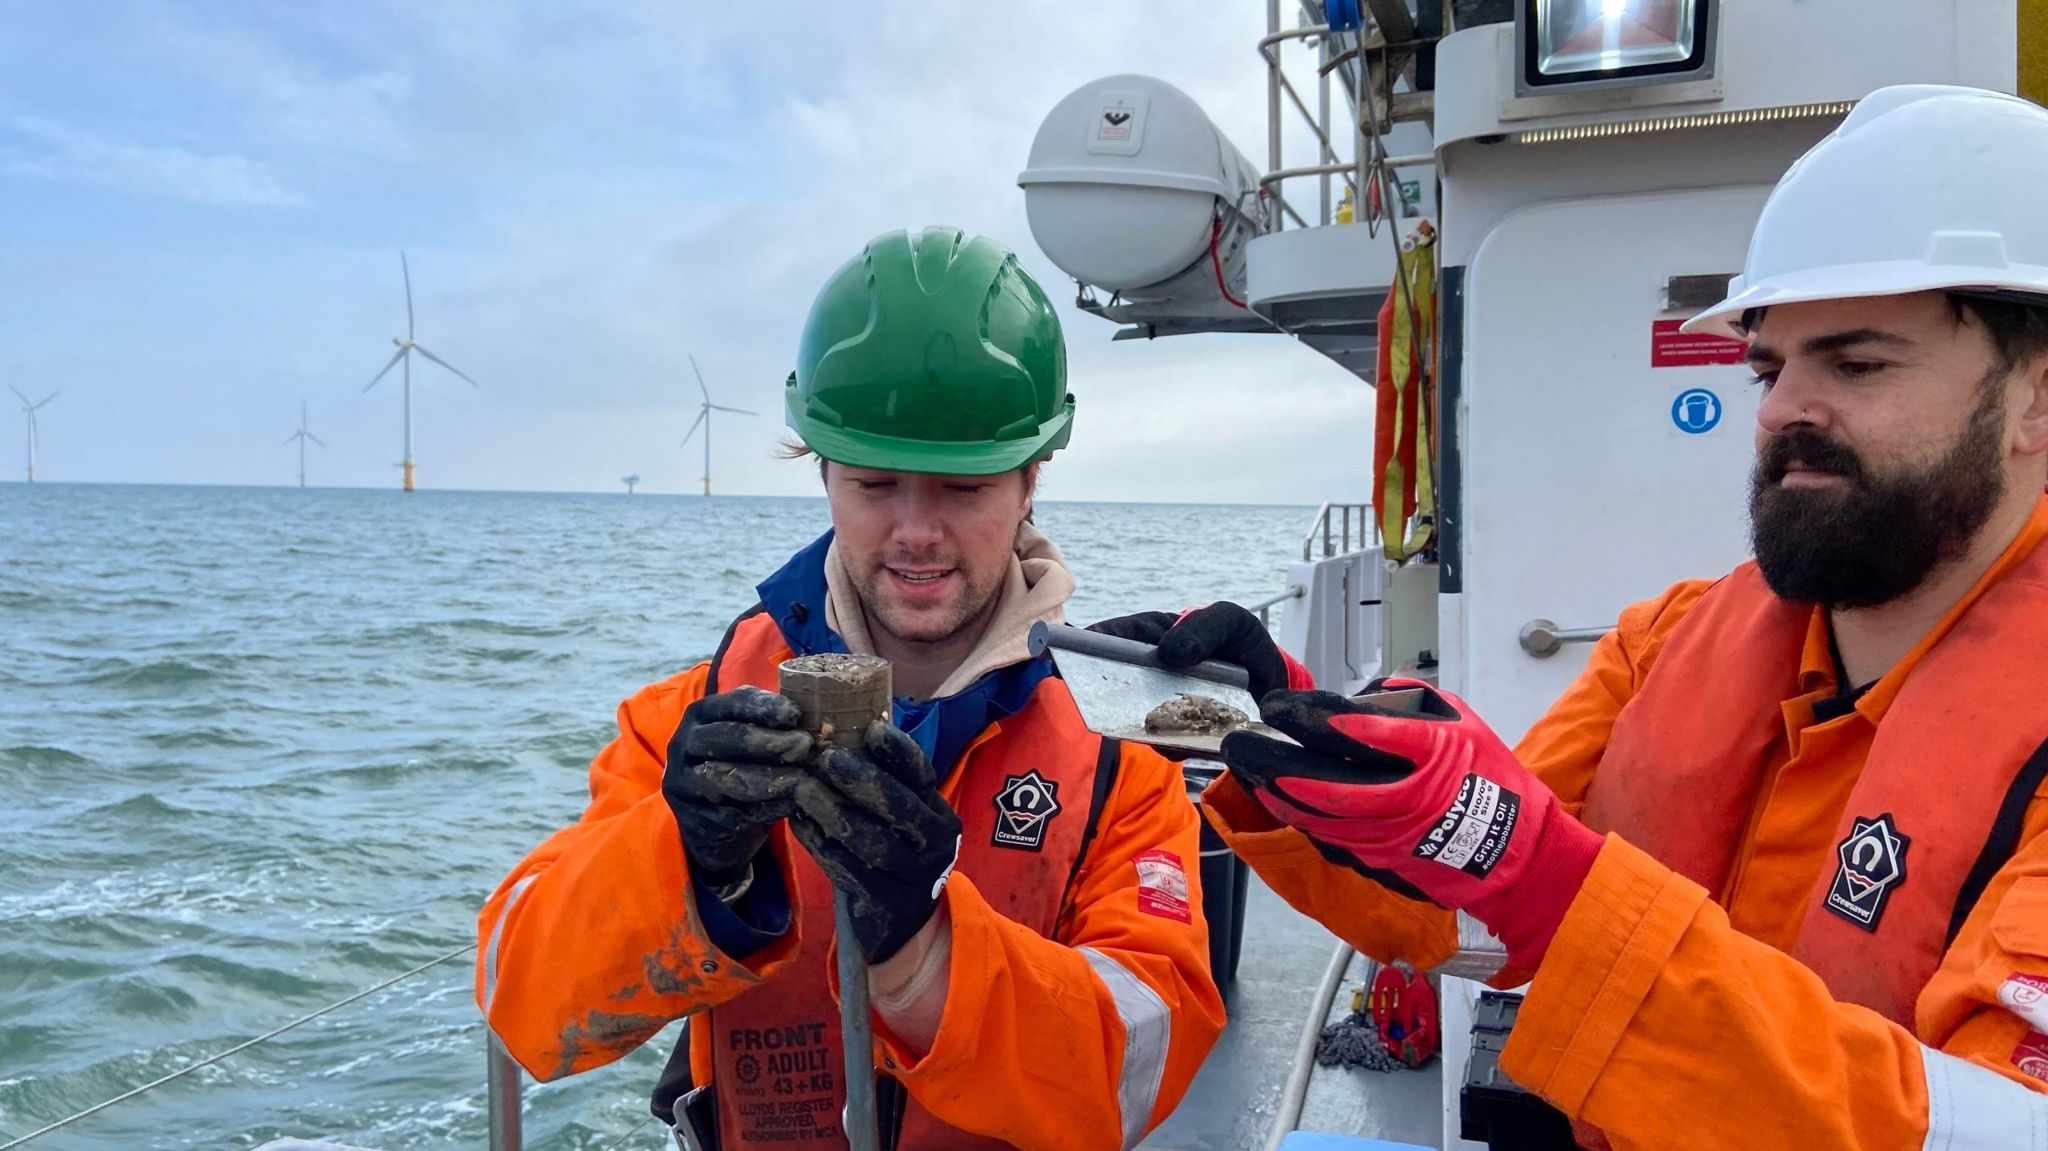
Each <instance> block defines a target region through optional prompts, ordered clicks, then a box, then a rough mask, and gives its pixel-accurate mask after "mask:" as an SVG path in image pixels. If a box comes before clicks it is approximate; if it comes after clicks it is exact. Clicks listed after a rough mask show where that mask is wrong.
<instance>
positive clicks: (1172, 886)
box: [1135, 851, 1194, 923]
mask: <svg viewBox="0 0 2048 1151" xmlns="http://www.w3.org/2000/svg"><path fill="white" fill-rule="evenodd" d="M1135 862H1136V863H1137V865H1138V910H1139V911H1142V912H1144V913H1145V914H1147V915H1156V916H1158V917H1159V918H1161V919H1173V920H1178V921H1179V922H1181V923H1192V922H1193V921H1194V916H1193V909H1192V908H1191V907H1189V906H1188V873H1187V869H1186V868H1184V867H1182V866H1181V863H1180V856H1178V855H1175V854H1173V853H1172V852H1170V851H1147V852H1144V853H1142V854H1140V855H1139V856H1138V858H1137V859H1136V860H1135Z"/></svg>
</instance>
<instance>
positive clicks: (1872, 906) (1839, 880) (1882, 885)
mask: <svg viewBox="0 0 2048 1151" xmlns="http://www.w3.org/2000/svg"><path fill="white" fill-rule="evenodd" d="M1911 846H1912V840H1910V839H1908V838H1906V837H1905V836H1904V835H1901V834H1900V833H1899V828H1898V825H1897V824H1896V823H1894V822H1893V821H1892V815H1891V812H1885V813H1884V814H1883V815H1880V816H1878V817H1877V818H1876V819H1864V818H1863V817H1862V816H1857V817H1856V827H1855V830H1853V831H1851V832H1850V833H1849V837H1848V838H1847V839H1844V840H1843V841H1842V842H1841V843H1839V844H1837V845H1836V847H1835V854H1836V855H1837V856H1838V857H1840V859H1841V864H1840V866H1838V867H1837V868H1836V869H1835V881H1834V882H1833V883H1831V884H1829V885H1828V900H1827V908H1828V910H1829V911H1832V912H1834V913H1835V914H1836V915H1839V916H1841V917H1842V918H1843V919H1846V920H1848V921H1849V922H1851V923H1853V924H1855V925H1856V926H1858V927H1860V928H1862V929H1863V930H1865V931H1870V932H1875V931H1876V930H1877V924H1878V920H1880V919H1882V918H1884V905H1885V901H1886V900H1888V899H1890V898H1891V896H1892V891H1893V889H1895V888H1897V887H1898V886H1899V884H1901V883H1904V882H1905V881H1906V849H1907V848H1908V847H1911Z"/></svg>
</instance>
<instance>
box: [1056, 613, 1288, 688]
mask: <svg viewBox="0 0 2048 1151" xmlns="http://www.w3.org/2000/svg"><path fill="white" fill-rule="evenodd" d="M1030 643H1031V654H1032V655H1034V656H1038V655H1044V654H1045V652H1046V649H1047V648H1052V649H1055V650H1058V651H1071V652H1076V653H1078V654H1081V655H1090V656H1094V657H1095V658H1096V659H1106V660H1110V661H1113V662H1115V663H1128V664H1132V665H1134V666H1137V667H1149V668H1154V669H1156V670H1159V671H1166V672H1172V673H1173V674H1175V675H1181V676H1187V677H1189V678H1191V679H1201V680H1207V681H1209V682H1210V683H1220V684H1222V685H1223V686H1225V687H1234V688H1238V689H1239V690H1242V691H1250V690H1251V686H1252V677H1251V673H1250V672H1248V671H1246V670H1245V669H1243V668H1242V667H1239V666H1238V665H1236V664H1234V663H1224V662H1223V661H1222V660H1217V659H1205V660H1203V661H1202V662H1201V663H1198V664H1195V665H1194V666H1193V667H1168V666H1167V665H1166V663H1165V661H1163V660H1161V659H1160V658H1159V649H1158V648H1157V647H1155V646H1153V645H1152V644H1149V643H1140V642H1139V641H1137V640H1134V639H1124V638H1122V637H1120V636H1113V635H1104V634H1102V633H1101V632H1099V631H1088V630H1086V629H1084V628H1078V627H1074V626H1072V625H1071V624H1061V625H1060V626H1058V627H1053V626H1051V625H1049V624H1047V623H1046V622H1045V621H1044V620H1040V621H1038V622H1037V623H1034V624H1032V625H1031V639H1030Z"/></svg>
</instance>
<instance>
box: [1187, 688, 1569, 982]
mask: <svg viewBox="0 0 2048 1151" xmlns="http://www.w3.org/2000/svg"><path fill="white" fill-rule="evenodd" d="M1381 687H1382V688H1383V689H1384V690H1385V691H1388V692H1391V691H1396V690H1399V689H1404V688H1416V689H1420V691H1421V693H1422V695H1421V704H1420V708H1419V709H1418V710H1414V711H1407V710H1400V709H1398V708H1396V707H1393V706H1390V703H1389V700H1388V698H1387V697H1383V696H1376V695H1375V694H1367V695H1362V696H1358V697H1356V698H1353V699H1345V698H1344V697H1342V696H1339V695H1335V694H1332V693H1330V692H1326V691H1280V692H1274V693H1273V694H1272V695H1269V696H1267V697H1266V698H1265V699H1264V700H1262V701H1261V702H1260V704H1259V715H1260V718H1262V719H1263V720H1265V722H1266V723H1267V724H1268V725H1270V726H1272V727H1274V728H1276V729H1278V730H1280V731H1282V732H1285V733H1286V734H1287V735H1288V736H1290V737H1292V738H1293V739H1295V740H1296V741H1297V742H1298V743H1299V744H1300V746H1295V745H1294V744H1289V743H1284V742H1282V741H1280V740H1277V739H1273V738H1271V737H1268V736H1263V735H1258V734H1255V733H1252V732H1233V733H1231V734H1230V735H1228V736H1226V737H1224V740H1223V758H1224V760H1225V761H1226V762H1227V763H1228V764H1229V765H1230V770H1231V772H1232V774H1234V775H1235V776H1236V777H1237V779H1238V781H1239V782H1240V783H1241V784H1243V785H1244V787H1245V788H1246V789H1247V790H1249V791H1250V792H1251V793H1252V794H1253V795H1255V796H1257V797H1258V799H1259V802H1260V803H1261V804H1263V805H1264V806H1265V808H1266V810H1268V811H1270V812H1272V813H1273V817H1274V818H1275V819H1278V820H1280V821H1281V822H1282V823H1286V824H1288V825H1290V826H1292V827H1295V828H1298V829H1300V830H1301V831H1303V832H1305V833H1307V834H1308V836H1309V837H1310V838H1312V839H1315V840H1318V841H1319V842H1320V843H1321V844H1323V845H1327V846H1329V847H1334V848H1336V849H1338V850H1340V851H1343V852H1346V853H1349V854H1350V855H1352V856H1355V857H1356V858H1357V859H1358V861H1359V862H1360V863H1361V864H1363V865H1365V866H1366V867H1368V868H1376V869H1383V870H1386V871H1391V872H1393V873H1394V874H1395V875H1397V876H1399V877H1401V878H1402V879H1404V880H1406V881H1407V882H1408V883H1410V884H1412V885H1413V886H1415V887H1416V888H1417V889H1419V890H1420V891H1422V892H1423V894H1425V895H1427V896H1428V897H1429V898H1430V899H1432V900H1434V901H1436V902H1437V903H1439V904H1442V905H1443V906H1445V907H1449V908H1458V909H1463V910H1465V911H1468V912H1470V913H1471V914H1472V915H1473V916H1474V917H1475V918H1477V919H1478V920H1479V921H1480V922H1482V923H1484V924H1486V925H1487V926H1488V927H1490V928H1492V929H1493V931H1494V934H1496V935H1498V936H1500V938H1501V942H1503V943H1505V944H1506V945H1507V948H1508V955H1509V958H1511V959H1512V960H1513V961H1514V962H1515V963H1516V964H1517V965H1518V966H1524V967H1534V966H1535V965H1536V964H1537V963H1539V962H1541V961H1542V958H1543V953H1544V951H1545V950H1547V949H1548V948H1549V946H1550V938H1551V936H1553V935H1555V934H1556V932H1557V925H1558V924H1559V923H1560V922H1562V921H1563V919H1564V913H1565V909H1566V908H1568V907H1570V906H1571V901H1572V898H1573V896H1575V895H1577V894H1578V890H1579V887H1580V886H1581V885H1582V884H1584V882H1585V879H1586V873H1587V872H1589V871H1591V870H1592V868H1593V858H1594V856H1596V855H1598V854H1599V851H1600V837H1599V836H1598V835H1597V834H1595V833H1594V832H1593V831H1592V830H1591V829H1589V828H1587V827H1586V826H1585V825H1584V824H1582V823H1580V822H1579V821H1578V820H1576V819H1573V818H1571V817H1570V816H1568V815H1566V814H1564V813H1563V812H1562V811H1560V810H1559V809H1558V799H1557V796H1556V794H1554V793H1553V792H1552V791H1551V790H1550V789H1549V788H1547V787H1545V786H1543V784H1542V783H1540V782H1538V781H1537V779H1536V777H1535V776H1533V775H1530V774H1529V771H1528V769H1527V768H1525V767H1523V766H1522V765H1521V763H1520V762H1519V761H1517V760H1516V759H1515V756H1514V753H1513V752H1511V751H1509V750H1508V748H1507V745H1506V744H1504V743H1502V742H1501V741H1500V737H1499V736H1497V735H1495V734H1493V732H1492V731H1491V730H1490V729H1488V728H1487V726H1486V725H1485V724H1484V723H1481V722H1480V721H1479V719H1478V717H1476V716H1474V715H1473V714H1472V713H1471V710H1470V709H1469V708H1467V707H1466V706H1465V704H1464V702H1463V701H1461V700H1459V699H1458V698H1457V697H1456V696H1453V695H1450V694H1448V693H1445V692H1439V691H1436V690H1434V689H1433V688H1430V687H1428V686H1427V685H1425V684H1423V683H1421V682H1419V681H1416V680H1398V679H1397V680H1387V681H1385V682H1384V683H1383V684H1382V685H1381Z"/></svg>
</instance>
